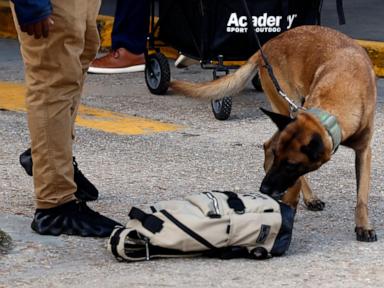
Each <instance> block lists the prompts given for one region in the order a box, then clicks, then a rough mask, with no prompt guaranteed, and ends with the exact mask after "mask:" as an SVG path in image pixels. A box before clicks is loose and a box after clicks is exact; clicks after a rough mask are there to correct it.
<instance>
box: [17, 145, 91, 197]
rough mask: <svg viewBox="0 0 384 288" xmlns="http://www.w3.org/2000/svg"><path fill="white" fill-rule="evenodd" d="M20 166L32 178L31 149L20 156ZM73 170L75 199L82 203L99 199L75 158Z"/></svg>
mask: <svg viewBox="0 0 384 288" xmlns="http://www.w3.org/2000/svg"><path fill="white" fill-rule="evenodd" d="M20 164H21V166H23V168H24V169H25V172H27V174H28V175H29V176H32V166H33V162H32V155H31V148H29V149H27V150H26V151H24V152H23V153H21V154H20ZM73 168H74V172H75V173H74V181H75V183H76V185H77V191H76V192H75V196H76V198H77V199H79V200H82V201H94V200H96V199H97V198H98V197H99V191H98V190H97V189H96V187H95V186H94V185H93V184H92V183H91V182H90V181H89V180H88V179H87V178H86V177H85V176H84V174H83V173H82V172H81V171H80V170H79V168H78V166H77V162H76V160H75V157H73Z"/></svg>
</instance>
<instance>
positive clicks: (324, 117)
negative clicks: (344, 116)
mask: <svg viewBox="0 0 384 288" xmlns="http://www.w3.org/2000/svg"><path fill="white" fill-rule="evenodd" d="M306 112H308V113H311V114H312V115H314V116H316V118H317V119H319V120H320V123H321V124H322V125H323V126H324V127H325V129H326V130H327V132H328V134H329V136H331V138H332V144H333V148H332V154H333V153H335V152H336V150H337V148H339V145H340V143H341V128H340V125H339V122H337V119H336V117H335V116H334V115H332V114H330V113H328V112H326V111H324V110H321V109H317V108H310V109H308V110H306Z"/></svg>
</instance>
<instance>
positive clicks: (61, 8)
mask: <svg viewBox="0 0 384 288" xmlns="http://www.w3.org/2000/svg"><path fill="white" fill-rule="evenodd" d="M51 2H52V6H53V14H52V19H53V21H54V22H55V24H54V25H53V26H52V27H51V29H50V34H49V36H48V38H44V39H34V38H33V37H31V36H28V35H27V34H25V33H22V32H21V31H18V33H19V39H20V44H21V52H22V56H23V60H24V63H25V74H26V76H25V78H26V84H27V95H26V103H27V112H28V125H29V130H30V136H31V148H32V158H33V162H34V164H33V178H34V187H35V194H36V207H37V209H36V212H35V216H34V220H33V222H32V228H33V229H34V230H35V231H36V232H38V233H40V234H49V235H59V234H62V233H65V234H75V235H82V236H108V235H109V234H110V233H111V231H112V229H113V227H114V226H115V225H116V224H118V223H116V222H115V221H113V220H110V219H108V218H106V217H104V216H101V215H100V214H98V213H96V212H94V211H92V210H91V209H89V208H88V207H87V206H86V205H85V203H78V202H76V201H75V196H74V193H75V191H76V189H77V187H76V184H75V182H74V169H73V165H72V161H73V160H72V141H73V140H72V126H73V114H74V113H76V110H77V106H78V100H77V99H78V98H79V97H80V93H81V88H82V83H83V66H82V61H81V55H82V53H83V52H84V47H85V34H86V31H87V18H89V15H88V14H87V13H89V11H90V10H92V11H94V13H95V11H96V8H95V7H96V6H95V5H97V7H98V5H99V0H87V1H85V0H84V1H80V2H79V1H76V0H68V1H60V0H52V1H51ZM92 8H93V9H92ZM94 17H96V15H95V16H94ZM16 26H17V27H19V26H18V25H16Z"/></svg>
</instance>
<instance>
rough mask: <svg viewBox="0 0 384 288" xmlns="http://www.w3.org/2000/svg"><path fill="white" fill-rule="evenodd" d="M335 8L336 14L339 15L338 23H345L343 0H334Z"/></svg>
mask: <svg viewBox="0 0 384 288" xmlns="http://www.w3.org/2000/svg"><path fill="white" fill-rule="evenodd" d="M336 9H337V16H339V25H343V24H345V15H344V8H343V0H336Z"/></svg>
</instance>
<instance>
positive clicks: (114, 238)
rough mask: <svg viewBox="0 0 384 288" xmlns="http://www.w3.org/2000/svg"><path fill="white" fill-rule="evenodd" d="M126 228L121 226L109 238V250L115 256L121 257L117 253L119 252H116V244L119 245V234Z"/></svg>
mask: <svg viewBox="0 0 384 288" xmlns="http://www.w3.org/2000/svg"><path fill="white" fill-rule="evenodd" d="M125 229H126V228H125V227H121V228H119V229H117V230H116V232H115V233H114V234H113V236H112V238H111V240H110V242H109V243H110V244H111V252H112V254H113V255H114V256H115V257H116V258H121V256H120V255H119V253H117V245H119V242H120V234H121V232H123V231H124V230H125Z"/></svg>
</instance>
